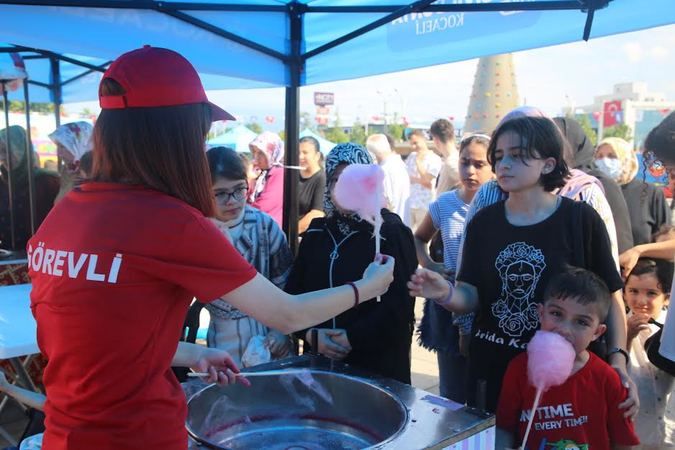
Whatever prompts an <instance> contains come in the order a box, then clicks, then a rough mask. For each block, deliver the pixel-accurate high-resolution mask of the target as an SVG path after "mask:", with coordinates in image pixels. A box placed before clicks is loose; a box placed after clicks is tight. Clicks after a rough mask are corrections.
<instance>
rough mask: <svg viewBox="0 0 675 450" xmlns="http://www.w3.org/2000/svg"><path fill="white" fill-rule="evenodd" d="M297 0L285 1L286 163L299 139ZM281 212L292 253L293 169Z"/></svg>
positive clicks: (292, 160)
mask: <svg viewBox="0 0 675 450" xmlns="http://www.w3.org/2000/svg"><path fill="white" fill-rule="evenodd" d="M301 6H302V5H300V4H299V3H297V2H292V3H289V4H288V20H289V22H290V35H291V36H290V37H291V54H290V58H289V61H288V63H287V64H288V65H287V67H288V74H289V83H288V86H287V87H286V105H285V106H286V117H285V123H284V125H285V130H286V143H285V149H286V150H285V152H286V153H285V160H286V165H287V166H297V165H298V164H299V155H298V139H299V134H300V129H299V119H300V73H301V72H302V70H303V69H304V64H303V62H302V59H301V57H300V55H301V53H300V52H301V42H302V19H303V14H304V13H303V10H302V8H301ZM284 170H285V172H284V215H283V227H284V231H285V232H286V236H287V237H288V244H289V245H290V247H291V251H292V252H293V254H296V253H297V250H298V184H299V182H300V174H299V172H298V171H297V170H295V169H284Z"/></svg>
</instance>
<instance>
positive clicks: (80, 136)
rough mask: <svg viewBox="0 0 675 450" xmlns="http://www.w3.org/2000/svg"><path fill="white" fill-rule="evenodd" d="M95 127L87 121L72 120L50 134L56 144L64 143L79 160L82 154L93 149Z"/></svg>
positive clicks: (76, 159)
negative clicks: (92, 136)
mask: <svg viewBox="0 0 675 450" xmlns="http://www.w3.org/2000/svg"><path fill="white" fill-rule="evenodd" d="M93 132H94V127H92V126H91V124H89V123H87V122H72V123H67V124H65V125H61V126H60V127H58V128H57V129H56V130H54V132H52V133H51V134H50V135H49V139H51V140H52V141H53V142H54V143H55V144H61V145H63V146H64V147H65V148H66V149H67V150H68V151H69V152H70V153H72V154H73V156H74V157H75V161H79V160H80V158H82V155H84V154H85V153H87V152H89V151H91V150H92V148H93V146H94V144H93V142H92V139H91V135H92V134H93Z"/></svg>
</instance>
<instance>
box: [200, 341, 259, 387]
mask: <svg viewBox="0 0 675 450" xmlns="http://www.w3.org/2000/svg"><path fill="white" fill-rule="evenodd" d="M190 368H191V369H192V370H194V371H195V372H201V373H208V374H209V376H208V377H206V378H205V379H204V381H206V382H207V383H218V384H220V385H228V384H233V383H234V382H236V381H239V382H240V383H241V384H243V385H245V386H250V385H251V383H250V382H249V381H248V380H247V379H246V378H244V377H240V376H237V375H236V374H238V373H239V368H238V367H237V365H236V364H235V363H234V361H232V357H231V356H230V354H229V353H227V352H226V351H225V350H220V349H217V348H206V347H204V349H203V350H202V352H201V354H200V355H199V358H198V359H197V362H196V364H195V365H194V366H192V367H190Z"/></svg>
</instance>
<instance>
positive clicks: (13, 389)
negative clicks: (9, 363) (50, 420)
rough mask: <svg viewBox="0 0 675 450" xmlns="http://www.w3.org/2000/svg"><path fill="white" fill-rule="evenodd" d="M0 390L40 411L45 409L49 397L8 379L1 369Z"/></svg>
mask: <svg viewBox="0 0 675 450" xmlns="http://www.w3.org/2000/svg"><path fill="white" fill-rule="evenodd" d="M0 392H4V393H5V394H7V395H9V396H10V397H12V398H13V399H15V400H16V401H18V402H19V403H22V404H24V405H26V406H29V407H31V408H34V409H38V410H40V411H44V409H45V401H46V400H47V397H45V396H44V395H43V394H40V393H39V392H33V391H29V390H28V389H24V388H21V387H19V386H16V385H14V384H11V383H10V382H9V381H7V377H6V376H5V374H4V372H2V371H0Z"/></svg>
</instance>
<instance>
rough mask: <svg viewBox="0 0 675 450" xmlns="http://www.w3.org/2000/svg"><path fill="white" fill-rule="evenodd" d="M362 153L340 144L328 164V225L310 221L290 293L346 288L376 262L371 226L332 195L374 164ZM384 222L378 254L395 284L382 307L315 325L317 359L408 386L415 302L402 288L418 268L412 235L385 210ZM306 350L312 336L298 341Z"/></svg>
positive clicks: (323, 219) (324, 221) (324, 219)
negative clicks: (355, 170)
mask: <svg viewBox="0 0 675 450" xmlns="http://www.w3.org/2000/svg"><path fill="white" fill-rule="evenodd" d="M372 163H373V161H372V159H371V157H370V155H369V154H368V152H367V151H366V149H365V148H363V147H361V146H360V145H357V144H351V143H345V144H338V145H337V146H335V147H334V148H333V150H331V152H330V153H329V154H328V157H327V158H326V180H327V181H326V192H325V195H324V211H325V212H326V217H321V218H316V219H314V220H312V222H311V224H310V225H309V228H308V229H307V231H306V232H305V233H304V234H303V238H302V241H301V242H300V249H299V251H298V256H297V258H296V260H295V263H294V264H293V268H292V269H291V274H290V275H289V277H288V281H287V282H286V290H287V291H288V292H290V293H302V292H307V291H312V290H315V289H325V288H329V287H332V286H339V285H342V284H346V283H349V282H351V281H353V280H355V279H357V278H358V277H359V274H360V273H362V272H363V269H364V267H366V266H367V265H368V262H369V261H372V259H373V256H374V255H375V239H374V237H373V226H372V225H371V224H370V223H368V222H366V221H365V220H362V219H361V218H360V217H359V216H358V215H357V214H354V213H352V212H350V211H347V210H345V209H343V208H341V207H340V205H339V204H337V203H336V202H335V197H334V195H333V190H334V188H335V184H336V182H337V180H338V178H339V177H340V175H341V174H342V171H343V170H344V168H345V167H347V166H348V165H350V164H372ZM381 214H382V220H383V225H382V230H381V235H382V252H383V253H386V254H388V255H392V256H393V257H394V258H395V259H396V265H395V268H394V281H393V283H392V284H391V285H390V287H389V290H388V291H387V293H386V294H384V295H383V296H382V299H381V301H380V302H370V305H367V304H363V305H359V306H358V307H356V308H353V309H351V310H349V311H347V312H345V313H342V314H340V315H338V316H336V317H334V318H333V319H332V320H329V321H327V322H324V323H322V324H320V325H317V327H316V328H317V329H318V330H317V335H318V340H317V343H318V349H315V351H318V352H319V353H321V354H323V355H325V356H327V357H329V358H332V359H336V360H344V362H346V363H348V364H350V365H352V366H355V367H359V368H362V369H366V370H369V371H371V372H374V373H376V374H379V375H381V376H384V377H389V378H393V379H396V380H398V381H401V382H403V383H408V384H409V383H410V344H411V341H412V331H413V322H414V312H413V310H414V299H413V298H411V297H410V295H409V293H408V290H407V288H406V282H407V281H408V278H409V277H410V275H411V274H412V273H413V272H414V271H415V268H416V267H417V259H416V257H415V245H414V241H413V237H412V233H411V231H410V229H409V228H408V227H406V226H405V225H404V224H403V222H402V221H401V219H400V218H399V217H398V216H397V215H396V214H393V213H391V212H389V211H387V210H386V209H383V210H382V211H381ZM298 335H299V336H300V337H301V338H302V339H304V340H305V345H311V344H312V337H311V336H312V332H311V330H303V331H301V332H300V333H299V334H298Z"/></svg>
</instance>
